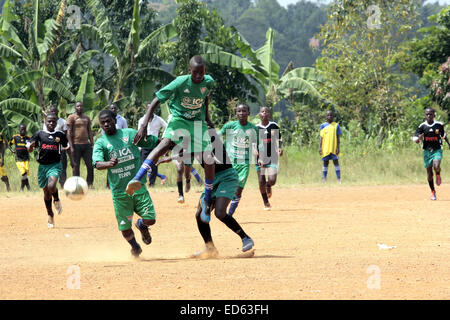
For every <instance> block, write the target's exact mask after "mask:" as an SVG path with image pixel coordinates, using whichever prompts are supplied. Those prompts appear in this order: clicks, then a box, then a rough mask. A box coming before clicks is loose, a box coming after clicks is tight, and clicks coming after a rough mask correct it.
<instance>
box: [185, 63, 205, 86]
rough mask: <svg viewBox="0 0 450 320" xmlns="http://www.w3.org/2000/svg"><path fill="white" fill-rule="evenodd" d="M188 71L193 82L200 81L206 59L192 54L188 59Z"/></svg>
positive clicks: (203, 75) (203, 73) (203, 74)
mask: <svg viewBox="0 0 450 320" xmlns="http://www.w3.org/2000/svg"><path fill="white" fill-rule="evenodd" d="M189 73H190V74H191V80H192V82H193V83H195V84H200V83H202V81H203V79H204V77H205V73H206V61H205V59H203V57H202V56H193V57H192V58H191V60H189Z"/></svg>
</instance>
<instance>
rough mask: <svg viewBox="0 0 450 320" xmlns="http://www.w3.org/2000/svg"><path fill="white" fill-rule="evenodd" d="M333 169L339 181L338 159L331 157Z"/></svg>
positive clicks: (339, 168)
mask: <svg viewBox="0 0 450 320" xmlns="http://www.w3.org/2000/svg"><path fill="white" fill-rule="evenodd" d="M333 164H334V171H336V178H337V180H338V181H339V182H340V181H341V167H340V166H339V160H338V159H333Z"/></svg>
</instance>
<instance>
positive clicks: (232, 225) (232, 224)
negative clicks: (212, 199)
mask: <svg viewBox="0 0 450 320" xmlns="http://www.w3.org/2000/svg"><path fill="white" fill-rule="evenodd" d="M220 221H222V222H223V223H224V224H225V225H226V226H227V227H228V228H229V229H231V230H232V231H233V232H234V233H236V234H237V235H238V236H239V237H241V239H243V238H245V237H248V235H247V234H246V233H245V232H244V230H242V228H241V226H240V225H239V223H238V222H237V221H236V219H234V218H233V217H232V216H230V215H225V217H223V218H222V219H220Z"/></svg>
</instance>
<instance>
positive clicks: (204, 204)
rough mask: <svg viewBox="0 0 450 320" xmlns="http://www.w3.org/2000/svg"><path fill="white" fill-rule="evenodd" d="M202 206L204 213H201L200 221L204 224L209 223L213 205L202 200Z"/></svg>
mask: <svg viewBox="0 0 450 320" xmlns="http://www.w3.org/2000/svg"><path fill="white" fill-rule="evenodd" d="M200 205H201V207H202V212H201V213H200V220H202V221H203V222H204V223H209V221H210V220H211V204H210V203H207V202H206V201H205V198H201V199H200Z"/></svg>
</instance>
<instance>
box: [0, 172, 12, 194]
mask: <svg viewBox="0 0 450 320" xmlns="http://www.w3.org/2000/svg"><path fill="white" fill-rule="evenodd" d="M1 179H2V181H3V183H4V184H5V186H6V191H8V192H10V191H11V186H10V185H9V179H8V176H6V175H5V176H2V178H1Z"/></svg>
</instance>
